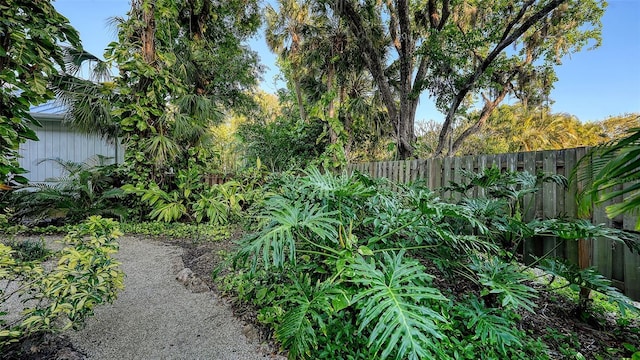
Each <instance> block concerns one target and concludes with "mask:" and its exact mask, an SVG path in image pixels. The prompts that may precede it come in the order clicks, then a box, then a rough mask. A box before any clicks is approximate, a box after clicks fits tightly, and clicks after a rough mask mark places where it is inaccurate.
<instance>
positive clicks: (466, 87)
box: [435, 0, 567, 156]
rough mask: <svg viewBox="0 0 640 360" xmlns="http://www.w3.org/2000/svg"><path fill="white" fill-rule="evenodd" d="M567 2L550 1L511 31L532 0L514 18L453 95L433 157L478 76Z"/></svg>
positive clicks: (559, 0) (439, 148)
mask: <svg viewBox="0 0 640 360" xmlns="http://www.w3.org/2000/svg"><path fill="white" fill-rule="evenodd" d="M566 1H567V0H552V1H550V2H549V3H548V4H547V5H545V6H544V7H543V8H542V9H540V10H539V11H538V12H536V13H535V14H533V15H531V16H530V17H529V18H528V19H527V20H525V21H524V22H523V23H522V25H520V26H519V27H517V28H516V29H515V30H513V32H512V33H510V32H511V30H512V29H513V28H514V27H515V25H516V24H517V23H518V22H519V20H521V19H522V18H523V17H524V14H525V12H526V10H527V9H528V8H529V6H531V4H532V3H533V2H535V1H534V0H530V1H529V2H527V3H526V4H525V5H524V6H523V7H522V9H520V12H518V15H517V16H516V18H515V19H514V20H513V21H511V23H509V25H508V26H507V28H506V29H505V31H504V33H503V35H502V37H501V40H500V42H499V43H498V44H497V45H496V46H495V48H494V49H493V50H492V51H491V52H490V53H489V55H487V57H486V58H485V59H484V61H482V62H481V63H480V64H479V66H478V67H477V68H476V70H475V71H474V73H473V74H472V75H471V76H469V78H468V79H467V81H465V83H464V84H463V85H462V87H461V88H460V90H459V91H458V93H457V94H456V95H455V97H454V100H453V103H452V104H451V107H450V108H449V111H448V112H447V117H446V118H445V121H444V124H443V125H442V130H441V131H440V135H439V136H438V146H437V147H436V151H435V155H436V156H440V155H442V152H443V150H444V145H445V141H446V139H447V137H448V135H449V133H450V132H451V123H452V122H453V118H454V116H455V114H456V112H457V111H458V108H459V107H460V104H462V101H463V100H464V98H465V97H466V96H467V94H468V93H469V91H471V89H472V88H473V86H474V85H475V84H476V82H477V81H478V79H479V78H480V76H482V75H483V74H484V72H485V71H486V70H487V69H488V68H489V66H490V65H491V63H493V61H494V60H495V59H496V58H497V57H498V55H499V54H500V53H501V52H502V51H503V50H504V49H505V48H506V47H507V46H509V45H511V44H512V43H513V42H514V41H516V40H517V39H518V38H519V37H520V36H522V35H523V34H524V33H525V32H526V31H527V30H528V29H529V28H531V27H532V26H533V25H534V24H535V23H536V22H538V21H539V20H540V19H542V18H543V17H545V16H547V15H548V14H549V13H550V12H551V11H553V10H554V9H555V8H557V7H558V6H560V5H561V4H562V3H564V2H566Z"/></svg>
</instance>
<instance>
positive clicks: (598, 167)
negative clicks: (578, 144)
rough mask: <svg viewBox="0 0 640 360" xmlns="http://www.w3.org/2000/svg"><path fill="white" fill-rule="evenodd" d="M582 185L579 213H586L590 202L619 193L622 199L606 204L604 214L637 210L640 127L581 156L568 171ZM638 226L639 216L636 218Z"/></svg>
mask: <svg viewBox="0 0 640 360" xmlns="http://www.w3.org/2000/svg"><path fill="white" fill-rule="evenodd" d="M572 180H574V181H577V183H578V184H580V185H581V187H582V189H581V190H580V189H579V191H578V194H577V195H578V205H579V211H580V213H581V214H582V215H583V216H584V215H588V214H589V213H590V212H591V209H592V206H593V204H596V205H597V204H602V203H606V202H607V201H609V200H612V199H614V198H616V197H623V200H622V203H619V204H614V205H609V206H607V215H608V216H609V217H615V216H618V215H621V214H623V213H631V214H637V213H638V211H639V209H640V187H638V185H637V184H638V183H637V182H638V181H640V128H633V129H630V130H629V131H628V135H627V136H626V137H625V138H623V139H621V140H616V141H613V142H609V143H606V144H603V145H600V146H597V147H595V148H593V149H591V151H589V153H588V154H587V155H586V156H585V157H583V158H582V159H581V160H580V161H579V162H578V165H577V166H576V168H575V169H574V171H573V173H572ZM636 230H640V217H639V218H638V221H637V222H636Z"/></svg>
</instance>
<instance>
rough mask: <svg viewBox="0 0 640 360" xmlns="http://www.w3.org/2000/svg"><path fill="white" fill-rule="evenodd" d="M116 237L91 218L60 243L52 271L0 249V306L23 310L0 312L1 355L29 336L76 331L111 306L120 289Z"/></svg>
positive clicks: (110, 225) (110, 226)
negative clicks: (102, 307) (100, 307)
mask: <svg viewBox="0 0 640 360" xmlns="http://www.w3.org/2000/svg"><path fill="white" fill-rule="evenodd" d="M120 235H122V233H121V232H120V230H119V229H118V227H117V224H116V222H114V221H113V220H110V219H103V218H101V217H99V216H92V217H90V218H89V219H87V220H86V221H85V222H83V223H82V224H79V225H78V226H76V227H75V228H74V229H73V230H72V231H71V232H69V234H68V235H67V236H66V237H65V238H64V240H63V242H64V243H65V244H66V246H65V247H64V248H63V249H62V250H61V251H60V252H58V253H57V254H55V257H56V258H58V262H57V266H56V267H55V268H54V269H52V270H47V267H46V266H45V265H44V264H43V263H42V262H41V261H40V260H26V259H21V258H20V257H19V256H17V252H16V251H15V250H13V249H12V248H11V247H9V246H7V245H4V244H0V281H1V282H2V283H4V284H5V285H7V286H3V290H2V291H0V303H2V304H8V303H9V301H12V302H13V303H16V304H19V303H22V304H24V309H18V308H16V307H8V308H7V310H8V311H9V312H7V311H4V312H0V349H2V348H3V347H5V346H7V345H9V344H10V343H13V342H17V341H19V340H20V339H21V338H24V337H27V336H31V335H34V334H38V333H43V332H57V331H62V330H64V329H67V328H71V327H74V328H77V327H79V326H81V325H82V324H83V322H84V320H85V319H86V318H87V317H88V316H91V315H93V311H94V309H95V307H96V306H97V305H100V304H102V303H106V302H113V301H114V300H115V299H116V296H117V292H118V290H121V289H122V288H123V278H124V274H123V272H122V271H121V270H120V263H119V262H118V261H116V260H114V259H113V257H112V256H113V254H115V253H116V252H117V251H118V243H117V238H118V237H119V236H120Z"/></svg>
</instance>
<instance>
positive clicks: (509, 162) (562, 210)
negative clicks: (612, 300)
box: [347, 147, 640, 300]
mask: <svg viewBox="0 0 640 360" xmlns="http://www.w3.org/2000/svg"><path fill="white" fill-rule="evenodd" d="M587 151H588V149H587V148H584V147H582V148H575V149H564V150H558V151H554V150H551V151H538V152H523V153H512V154H499V155H479V156H464V157H455V158H454V157H445V158H434V159H419V160H409V161H387V162H370V163H362V164H350V165H349V166H348V167H347V170H348V171H349V172H353V171H354V170H357V171H359V172H361V173H364V174H369V175H370V176H372V177H375V178H387V179H389V180H391V181H393V182H399V183H408V182H415V181H423V182H424V183H425V184H426V185H427V186H428V187H429V188H430V189H433V190H437V189H441V188H442V187H445V186H449V185H450V183H451V182H456V183H460V181H461V180H463V175H462V170H467V171H482V170H483V169H487V168H490V167H493V166H496V167H498V168H500V169H501V170H502V171H527V172H529V173H531V174H537V173H539V172H544V173H545V174H547V175H554V174H557V175H563V176H565V177H569V175H570V174H571V172H572V171H573V169H574V168H575V166H576V164H577V163H578V162H579V161H580V159H582V158H583V157H584V156H585V155H586V154H587ZM573 186H574V187H576V186H577V188H571V189H569V190H565V189H563V188H562V187H560V186H558V185H556V184H555V183H552V182H549V183H545V184H543V186H542V190H541V191H539V192H538V193H536V194H532V195H527V196H525V197H524V199H523V202H522V204H521V206H522V208H521V211H522V214H523V218H524V220H525V221H530V220H532V219H534V218H551V217H558V216H569V217H579V216H578V215H579V214H578V208H577V206H576V198H575V191H576V189H581V188H582V187H584V184H582V183H578V184H574V185H573ZM440 195H441V196H443V198H445V199H450V198H451V196H453V197H454V199H459V198H460V195H459V194H452V193H451V192H449V191H446V192H443V193H441V194H440ZM468 195H470V196H480V197H482V196H485V195H486V194H485V190H484V189H473V190H469V193H468ZM620 201H621V199H620ZM636 219H637V217H636V216H630V215H626V216H624V217H622V216H621V217H619V218H616V219H613V220H611V219H609V218H607V216H606V213H605V211H604V207H597V208H595V209H593V211H592V213H591V217H590V218H589V220H591V221H592V222H593V223H594V224H601V223H604V224H606V225H607V226H610V227H617V228H624V229H633V227H634V226H635V222H636ZM522 251H523V255H524V259H525V262H530V261H532V257H531V256H540V255H543V254H545V253H547V252H550V253H551V254H552V255H555V256H561V257H565V258H567V259H568V260H569V261H570V262H571V263H574V264H578V265H579V266H581V267H585V266H595V267H596V268H597V269H598V271H600V272H601V273H602V274H603V275H605V276H607V277H608V278H610V279H612V281H613V283H614V285H615V286H617V287H619V288H621V289H623V290H624V291H625V293H626V294H627V295H628V296H630V297H631V298H633V299H636V300H640V256H639V255H638V254H635V253H632V252H631V251H629V249H627V248H626V247H625V246H622V245H619V244H613V243H612V241H611V240H607V239H597V240H596V241H593V240H580V241H566V242H561V241H560V240H557V239H555V238H542V239H533V240H529V241H527V242H525V243H524V244H523V246H522Z"/></svg>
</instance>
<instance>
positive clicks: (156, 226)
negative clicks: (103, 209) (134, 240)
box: [120, 221, 231, 241]
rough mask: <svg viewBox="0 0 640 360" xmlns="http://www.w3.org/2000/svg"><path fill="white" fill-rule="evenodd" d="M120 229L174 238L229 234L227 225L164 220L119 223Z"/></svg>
mask: <svg viewBox="0 0 640 360" xmlns="http://www.w3.org/2000/svg"><path fill="white" fill-rule="evenodd" d="M120 229H122V232H124V233H125V234H137V235H148V236H159V237H169V238H174V239H193V240H207V241H220V240H222V239H226V238H228V237H229V236H230V235H231V229H230V228H229V227H228V226H215V225H211V224H206V223H205V224H198V225H193V224H187V223H165V222H158V221H154V222H142V223H120Z"/></svg>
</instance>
